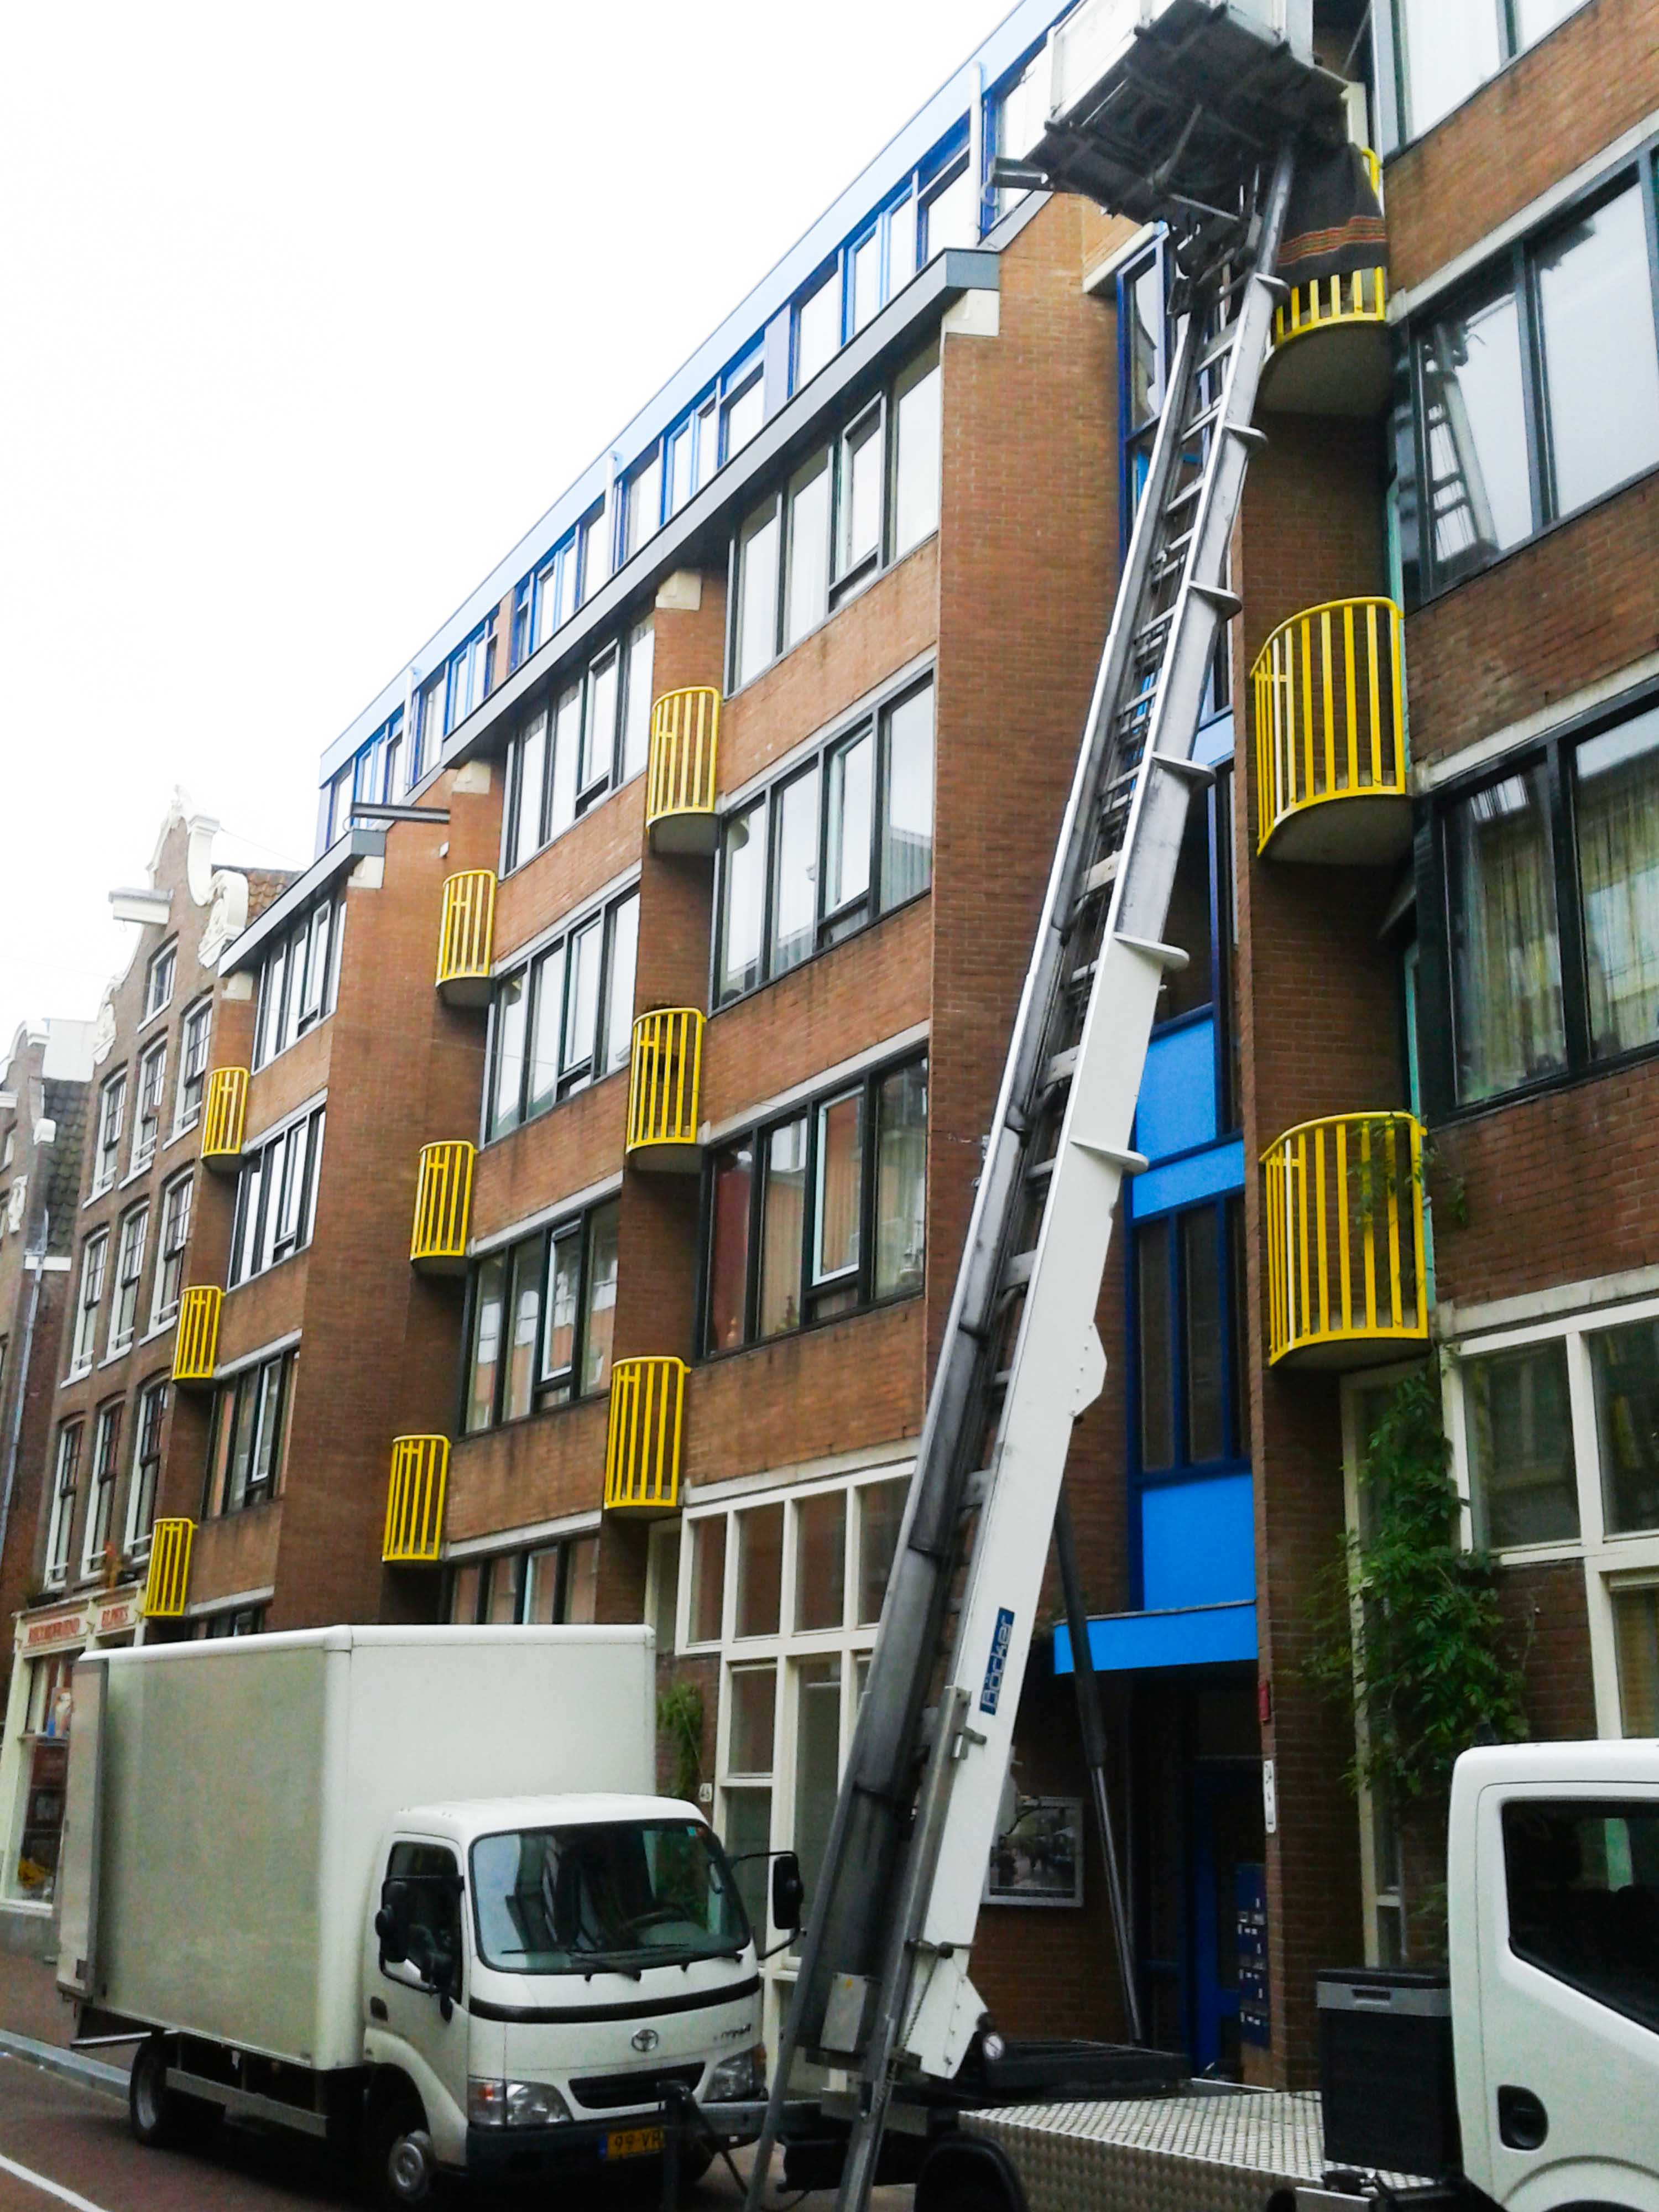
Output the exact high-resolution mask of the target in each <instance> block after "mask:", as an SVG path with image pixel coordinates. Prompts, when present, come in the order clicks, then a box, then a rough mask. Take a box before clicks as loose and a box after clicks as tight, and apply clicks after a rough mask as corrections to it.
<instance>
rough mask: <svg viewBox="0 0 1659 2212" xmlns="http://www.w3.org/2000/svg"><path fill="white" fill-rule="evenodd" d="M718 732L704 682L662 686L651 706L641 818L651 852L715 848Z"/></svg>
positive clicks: (713, 700)
mask: <svg viewBox="0 0 1659 2212" xmlns="http://www.w3.org/2000/svg"><path fill="white" fill-rule="evenodd" d="M719 743H720V693H719V692H718V691H716V690H712V689H711V688H710V687H709V686H708V685H707V684H702V685H699V686H698V687H696V689H695V690H689V691H665V692H664V693H663V695H662V696H661V698H660V699H659V700H658V701H657V702H656V704H655V705H654V706H653V708H652V709H651V762H650V766H649V768H648V769H647V775H646V787H645V823H646V829H647V832H648V834H649V836H650V839H651V848H652V850H653V852H656V853H712V852H713V851H714V838H715V835H716V824H715V819H714V768H715V753H716V750H717V748H718V746H719Z"/></svg>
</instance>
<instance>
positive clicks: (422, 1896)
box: [386, 1844, 461, 1990]
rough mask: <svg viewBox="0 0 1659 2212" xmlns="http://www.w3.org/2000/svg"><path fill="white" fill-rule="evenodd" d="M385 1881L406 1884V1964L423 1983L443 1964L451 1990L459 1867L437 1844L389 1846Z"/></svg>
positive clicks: (457, 1958) (457, 1939)
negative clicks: (449, 1976) (448, 1972)
mask: <svg viewBox="0 0 1659 2212" xmlns="http://www.w3.org/2000/svg"><path fill="white" fill-rule="evenodd" d="M386 1880H387V1881H389V1882H392V1881H401V1882H405V1883H407V1885H408V1891H407V1904H408V1908H409V1925H410V1933H411V1935H412V1937H413V1941H412V1942H411V1943H410V1951H409V1965H410V1968H412V1969H413V1971H414V1972H416V1973H417V1974H418V1975H419V1976H420V1978H421V1979H422V1982H425V1983H428V1984H429V1983H430V1981H431V1979H432V1975H431V1972H430V1969H431V1967H432V1966H435V1965H436V1964H437V1963H438V1962H439V1961H440V1960H448V1962H449V1966H450V1970H451V1973H452V1976H453V1980H454V1984H455V1986H456V1988H457V1989H458V1990H459V1986H460V1968H461V1869H460V1867H459V1864H458V1863H457V1861H456V1858H455V1854H454V1853H453V1851H451V1850H447V1849H446V1847H445V1846H444V1845H443V1844H393V1845H392V1851H391V1855H390V1857H388V1858H387V1860H386Z"/></svg>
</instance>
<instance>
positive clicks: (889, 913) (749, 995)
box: [708, 880, 933, 1022]
mask: <svg viewBox="0 0 1659 2212" xmlns="http://www.w3.org/2000/svg"><path fill="white" fill-rule="evenodd" d="M932 896H933V884H932V881H931V880H930V881H929V882H928V883H927V884H924V886H923V887H922V889H921V890H919V891H912V892H911V894H910V896H909V897H908V899H902V900H901V901H900V902H899V903H898V905H897V906H890V907H887V908H884V910H883V911H882V912H881V913H880V914H878V915H873V916H872V918H871V920H870V921H866V923H865V924H864V925H863V927H861V928H860V929H854V930H852V931H850V932H849V933H848V935H847V936H845V937H838V938H837V939H836V941H835V943H834V944H833V945H818V946H817V948H816V949H815V950H814V951H811V952H809V953H808V954H807V956H806V957H805V960H798V961H796V963H795V964H794V966H793V968H786V969H784V971H783V973H782V974H781V975H769V976H768V977H767V978H766V980H765V981H764V982H762V983H751V984H750V987H749V988H748V989H747V990H746V991H740V992H739V993H738V995H737V997H736V998H734V999H727V1000H725V1001H724V1002H723V1003H722V1004H721V1005H720V1006H716V1007H715V1008H714V1011H713V1012H712V1013H711V1014H710V1015H709V1017H708V1018H709V1020H710V1021H711V1022H717V1021H719V1020H720V1017H721V1016H722V1015H723V1014H730V1013H734V1012H736V1011H737V1009H738V1007H739V1006H747V1005H749V1003H750V1000H754V999H758V998H760V997H761V996H762V995H763V994H764V993H765V992H767V991H772V990H775V989H776V988H777V987H778V985H779V984H780V983H787V981H789V979H790V977H791V976H792V975H804V974H805V972H806V970H807V969H809V968H811V967H814V966H816V965H817V963H818V962H819V961H820V960H827V959H828V958H829V956H830V955H831V954H832V953H835V952H844V951H846V950H847V948H848V945H862V944H863V942H864V940H865V939H866V938H867V937H870V936H872V935H873V934H874V933H875V932H876V931H877V930H878V929H879V928H880V927H881V926H882V924H883V923H884V922H887V921H894V920H896V917H897V916H898V915H902V914H908V912H909V910H910V908H912V907H913V906H920V905H921V902H922V900H923V899H925V898H931V897H932ZM715 922H716V926H718V922H719V916H718V915H716V916H715ZM711 995H712V994H711Z"/></svg>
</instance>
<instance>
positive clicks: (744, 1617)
mask: <svg viewBox="0 0 1659 2212" xmlns="http://www.w3.org/2000/svg"><path fill="white" fill-rule="evenodd" d="M737 1522H738V1591H737V1618H736V1620H735V1622H734V1624H733V1627H732V1633H733V1635H735V1636H775V1635H776V1634H777V1632H778V1610H779V1607H780V1605H781V1602H782V1595H783V1507H782V1506H781V1504H779V1505H751V1506H750V1509H749V1510H748V1511H747V1512H746V1513H739V1514H738V1516H737Z"/></svg>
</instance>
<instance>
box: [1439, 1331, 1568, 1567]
mask: <svg viewBox="0 0 1659 2212" xmlns="http://www.w3.org/2000/svg"><path fill="white" fill-rule="evenodd" d="M1463 1376H1464V1395H1465V1397H1466V1399H1467V1401H1468V1443H1469V1474H1470V1485H1471V1488H1472V1490H1473V1492H1474V1521H1475V1534H1476V1539H1477V1541H1479V1542H1480V1543H1483V1544H1488V1545H1491V1546H1492V1547H1493V1548H1494V1549H1497V1550H1503V1549H1504V1548H1505V1547H1507V1546H1510V1545H1511V1544H1547V1543H1559V1542H1569V1541H1572V1540H1573V1539H1574V1538H1576V1537H1577V1534H1578V1484H1577V1475H1576V1474H1575V1472H1574V1468H1573V1455H1572V1419H1571V1409H1570V1407H1569V1406H1568V1401H1567V1352H1566V1346H1565V1343H1564V1342H1563V1341H1562V1340H1560V1339H1559V1337H1558V1338H1556V1339H1555V1340H1553V1341H1552V1342H1550V1343H1547V1344H1528V1345H1524V1346H1522V1347H1521V1348H1520V1349H1519V1350H1518V1351H1515V1352H1490V1353H1488V1354H1487V1356H1486V1358H1483V1359H1471V1360H1468V1361H1467V1362H1466V1363H1465V1365H1464V1370H1463Z"/></svg>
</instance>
